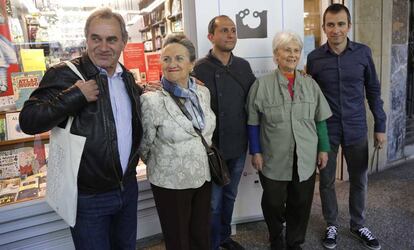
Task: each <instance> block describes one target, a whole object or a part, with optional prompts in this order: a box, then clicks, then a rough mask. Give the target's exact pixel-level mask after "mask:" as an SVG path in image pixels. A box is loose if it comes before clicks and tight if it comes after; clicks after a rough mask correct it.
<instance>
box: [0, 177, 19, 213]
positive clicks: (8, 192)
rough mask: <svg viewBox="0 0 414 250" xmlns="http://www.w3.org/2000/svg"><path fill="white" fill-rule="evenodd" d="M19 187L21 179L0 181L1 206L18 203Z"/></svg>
mask: <svg viewBox="0 0 414 250" xmlns="http://www.w3.org/2000/svg"><path fill="white" fill-rule="evenodd" d="M19 186H20V178H13V179H7V180H0V206H3V205H7V204H10V203H13V202H15V201H16V198H17V193H18V192H19Z"/></svg>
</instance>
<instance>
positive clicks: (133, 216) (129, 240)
mask: <svg viewBox="0 0 414 250" xmlns="http://www.w3.org/2000/svg"><path fill="white" fill-rule="evenodd" d="M137 202H138V183H137V182H136V181H135V180H134V181H131V182H129V183H128V184H126V185H125V189H124V191H123V192H121V191H120V190H119V189H117V190H113V191H110V192H106V193H101V194H82V193H79V194H78V211H77V217H76V225H75V227H73V228H70V230H71V233H72V238H73V242H74V243H75V247H76V249H77V250H80V249H88V250H92V249H96V250H109V249H131V250H132V249H135V245H136V239H137Z"/></svg>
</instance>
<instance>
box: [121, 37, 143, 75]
mask: <svg viewBox="0 0 414 250" xmlns="http://www.w3.org/2000/svg"><path fill="white" fill-rule="evenodd" d="M124 66H125V68H127V69H139V71H140V72H145V71H146V68H147V67H146V65H145V54H144V44H143V43H128V44H127V45H126V46H125V49H124Z"/></svg>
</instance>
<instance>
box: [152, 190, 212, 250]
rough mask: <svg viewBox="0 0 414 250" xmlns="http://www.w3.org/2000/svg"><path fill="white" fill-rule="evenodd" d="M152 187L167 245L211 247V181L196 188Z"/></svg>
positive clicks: (194, 249)
mask: <svg viewBox="0 0 414 250" xmlns="http://www.w3.org/2000/svg"><path fill="white" fill-rule="evenodd" d="M151 187H152V192H153V194H154V200H155V205H156V206H157V211H158V216H159V218H160V222H161V229H162V233H163V235H164V240H165V247H166V249H167V250H209V249H210V202H211V182H205V183H204V184H203V185H202V186H201V187H199V188H194V189H193V188H190V189H181V190H179V189H168V188H162V187H158V186H155V185H152V184H151Z"/></svg>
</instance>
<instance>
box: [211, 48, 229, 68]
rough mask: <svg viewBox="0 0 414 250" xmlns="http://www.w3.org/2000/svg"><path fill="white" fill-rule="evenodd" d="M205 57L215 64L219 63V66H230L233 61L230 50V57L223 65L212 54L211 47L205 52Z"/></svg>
mask: <svg viewBox="0 0 414 250" xmlns="http://www.w3.org/2000/svg"><path fill="white" fill-rule="evenodd" d="M207 57H208V58H210V59H211V60H212V61H213V62H214V63H215V64H218V65H221V66H227V67H228V66H230V65H231V64H232V63H233V52H230V59H229V63H228V64H227V65H224V64H223V63H222V62H221V61H220V60H219V59H218V58H217V57H216V56H215V55H214V54H213V49H210V51H209V52H208V54H207Z"/></svg>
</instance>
